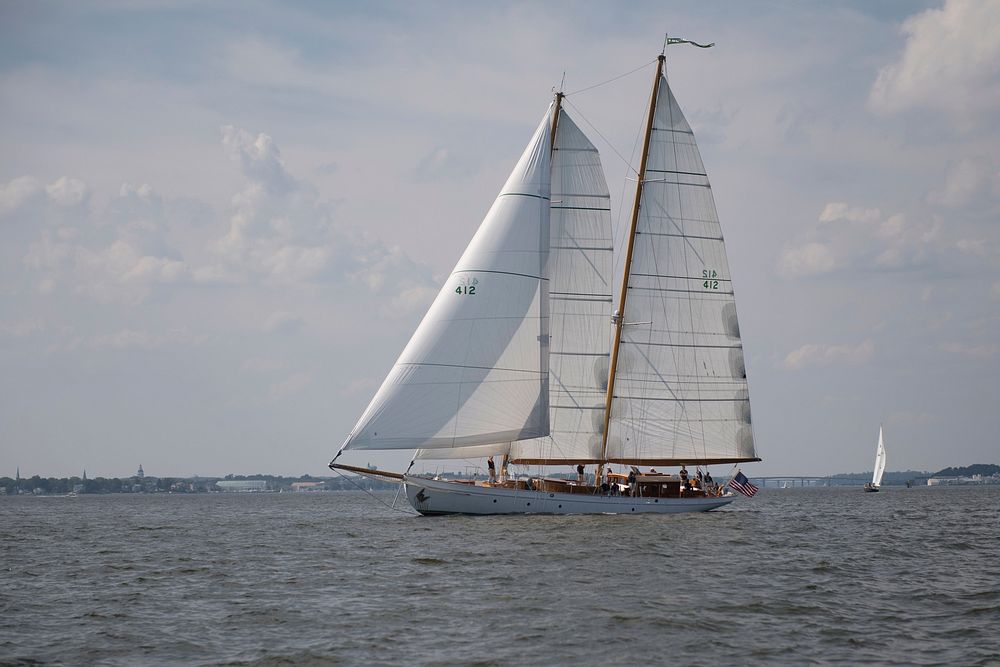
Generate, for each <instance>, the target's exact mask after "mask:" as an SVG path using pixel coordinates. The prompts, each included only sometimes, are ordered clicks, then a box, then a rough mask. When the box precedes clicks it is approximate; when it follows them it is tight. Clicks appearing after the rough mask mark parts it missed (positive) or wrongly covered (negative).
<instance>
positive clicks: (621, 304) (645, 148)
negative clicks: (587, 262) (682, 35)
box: [597, 53, 666, 479]
mask: <svg viewBox="0 0 1000 667" xmlns="http://www.w3.org/2000/svg"><path fill="white" fill-rule="evenodd" d="M665 60H666V56H665V55H664V54H663V53H661V54H660V55H659V57H658V58H657V59H656V76H655V77H654V79H653V95H652V97H650V99H649V115H648V116H647V118H646V135H645V137H644V138H643V141H642V158H641V159H640V161H639V173H638V177H637V178H636V181H635V201H634V202H633V204H632V222H631V224H630V225H629V233H628V249H627V250H626V252H625V272H624V276H623V277H622V289H621V295H620V296H619V297H618V308H617V309H616V310H615V314H614V316H613V317H612V321H613V322H614V325H615V341H614V344H613V345H612V347H611V367H610V370H609V372H608V393H607V398H606V399H605V404H604V430H603V431H602V432H601V458H600V462H599V463H598V464H597V479H600V478H601V473H602V472H603V468H604V463H605V461H606V460H607V457H608V430H609V426H610V424H611V403H612V401H613V400H614V396H615V373H616V372H617V370H618V348H619V347H620V345H621V341H622V327H623V326H624V325H625V300H626V298H627V297H628V279H629V273H630V271H631V266H632V251H633V250H634V249H635V229H636V225H637V224H638V223H639V205H640V202H641V200H642V183H643V179H644V178H645V177H646V161H647V160H648V158H649V138H650V136H652V134H653V117H654V116H655V115H656V99H657V97H658V96H659V92H660V78H661V77H662V75H663V62H664V61H665Z"/></svg>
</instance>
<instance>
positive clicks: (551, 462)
mask: <svg viewBox="0 0 1000 667" xmlns="http://www.w3.org/2000/svg"><path fill="white" fill-rule="evenodd" d="M760 460H762V459H760V458H758V457H755V458H752V459H698V458H686V459H604V460H601V459H513V460H511V463H514V464H516V465H542V466H567V465H578V464H580V463H583V464H588V463H620V464H622V465H633V466H679V465H689V466H698V465H702V466H708V465H720V464H723V463H751V462H753V461H760Z"/></svg>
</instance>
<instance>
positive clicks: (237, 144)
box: [222, 125, 296, 192]
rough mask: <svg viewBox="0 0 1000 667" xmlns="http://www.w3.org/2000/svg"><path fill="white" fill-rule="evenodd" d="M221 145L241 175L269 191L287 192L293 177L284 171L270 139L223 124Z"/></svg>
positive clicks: (279, 155) (266, 136) (278, 153)
mask: <svg viewBox="0 0 1000 667" xmlns="http://www.w3.org/2000/svg"><path fill="white" fill-rule="evenodd" d="M222 145H223V146H224V147H225V149H226V152H227V153H228V155H229V157H230V158H232V159H233V160H234V161H236V162H237V163H238V164H239V165H240V168H241V170H242V171H243V174H244V175H245V176H246V177H247V178H248V179H250V180H251V181H253V182H254V183H259V184H261V185H263V186H264V187H265V188H267V189H268V190H269V191H271V192H290V191H291V190H294V189H295V187H296V183H295V179H294V178H292V177H291V175H289V173H288V172H287V171H286V170H285V165H284V163H283V162H282V161H281V152H280V151H279V150H278V147H277V146H276V145H275V144H274V140H273V139H271V137H270V136H268V135H266V134H264V133H263V132H262V133H260V134H258V135H257V136H254V135H252V134H251V133H249V132H247V131H246V130H243V129H240V128H237V127H233V126H232V125H226V126H224V127H223V128H222Z"/></svg>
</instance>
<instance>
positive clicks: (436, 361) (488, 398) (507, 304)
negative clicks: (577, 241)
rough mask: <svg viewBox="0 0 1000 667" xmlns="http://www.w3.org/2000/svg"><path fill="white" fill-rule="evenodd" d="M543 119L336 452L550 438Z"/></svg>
mask: <svg viewBox="0 0 1000 667" xmlns="http://www.w3.org/2000/svg"><path fill="white" fill-rule="evenodd" d="M550 122H551V112H549V113H546V115H545V118H544V119H543V120H542V122H541V123H540V124H539V126H538V129H537V130H535V133H534V136H532V138H531V142H530V143H529V144H528V147H527V148H526V149H525V151H524V153H523V154H522V155H521V159H520V160H519V162H518V163H517V166H516V167H515V168H514V171H513V173H511V175H510V178H508V180H507V183H506V184H505V185H504V187H503V190H501V192H500V195H499V196H498V197H497V199H496V201H495V202H494V204H493V206H492V208H491V209H490V211H489V213H487V215H486V218H485V219H484V220H483V222H482V224H481V225H480V227H479V230H478V231H477V232H476V235H475V237H474V238H473V239H472V242H471V243H470V244H469V246H468V248H467V249H466V251H465V253H464V254H463V255H462V258H461V259H460V260H459V262H458V264H457V266H456V267H455V269H454V270H453V271H452V273H451V276H450V277H449V278H448V280H447V282H446V283H445V284H444V286H443V287H442V288H441V291H440V292H439V293H438V296H437V298H436V299H435V300H434V303H433V304H432V305H431V307H430V310H428V312H427V314H426V315H425V316H424V319H423V321H422V322H421V323H420V326H419V327H418V328H417V331H416V332H415V333H414V334H413V337H412V338H411V339H410V342H409V343H408V344H407V346H406V348H405V349H404V350H403V352H402V354H401V355H400V356H399V359H398V360H397V361H396V364H395V365H394V366H393V368H392V371H390V373H389V375H388V377H386V379H385V381H384V382H383V383H382V386H381V387H380V388H379V390H378V393H376V395H375V397H374V398H373V399H372V402H371V403H370V404H369V405H368V408H367V409H366V410H365V412H364V413H363V414H362V415H361V418H360V419H359V420H358V423H357V425H356V426H355V427H354V429H353V430H352V432H351V435H350V436H349V437H348V439H347V442H346V443H345V445H344V448H345V449H417V448H424V449H428V448H438V447H461V446H467V445H488V444H491V443H497V442H506V441H512V440H521V439H525V438H536V437H540V436H544V435H547V434H548V432H549V411H548V380H549V373H548V357H549V355H548V348H547V343H548V326H549V322H548V317H547V314H546V312H545V310H544V304H545V303H546V302H547V300H548V295H547V291H548V284H547V281H546V280H545V278H544V273H543V272H544V269H545V265H546V261H547V254H548V245H549V200H550V168H549V167H550V160H549V154H550V143H551V138H550V136H551V135H550Z"/></svg>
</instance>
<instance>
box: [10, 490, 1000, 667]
mask: <svg viewBox="0 0 1000 667" xmlns="http://www.w3.org/2000/svg"><path fill="white" fill-rule="evenodd" d="M379 498H381V499H382V500H383V501H386V502H391V501H392V494H380V496H379ZM998 526H1000V487H980V488H969V487H960V488H940V487H939V488H913V489H904V488H886V489H884V490H883V492H881V493H878V494H866V493H862V491H861V490H860V489H790V490H771V489H765V490H764V491H762V492H761V493H760V494H758V495H757V497H756V498H754V499H752V500H743V499H741V500H740V501H738V502H737V503H734V504H733V505H731V506H729V508H727V509H724V510H720V511H716V512H711V513H708V514H698V515H659V516H656V515H639V516H512V517H437V518H423V517H415V516H412V515H409V514H405V513H402V512H398V511H392V510H390V509H388V508H387V507H386V506H385V505H383V504H381V503H379V502H375V501H373V500H372V499H371V498H370V497H368V496H366V495H365V494H362V493H329V494H280V495H279V494H239V495H226V494H211V495H197V496H184V495H115V496H80V497H77V498H56V497H49V498H44V497H43V498H39V497H6V498H0V556H2V557H0V611H2V613H0V663H8V664H9V663H30V662H39V663H52V664H59V663H62V664H74V665H75V664H106V665H137V664H193V665H199V664H255V665H265V664H296V665H299V664H311V663H313V664H344V665H351V664H401V663H407V664H417V665H452V664H475V665H494V664H496V665H502V664H531V665H535V664H539V665H540V664H582V665H607V664H646V663H648V664H665V663H668V662H671V663H672V662H678V663H681V664H699V663H703V664H713V663H714V664H719V663H721V664H735V663H740V662H749V663H751V664H776V663H780V664H796V665H798V664H810V663H814V664H829V663H862V662H867V663H878V664H906V665H912V664H945V663H948V664H953V665H954V664H959V665H986V664H997V663H998V662H1000V638H998V636H1000V631H998V628H1000V540H998V536H1000V535H998Z"/></svg>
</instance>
